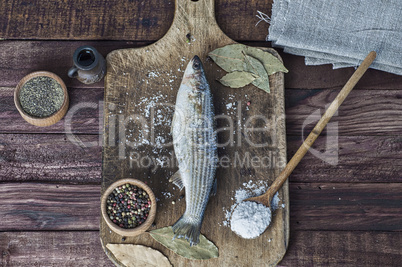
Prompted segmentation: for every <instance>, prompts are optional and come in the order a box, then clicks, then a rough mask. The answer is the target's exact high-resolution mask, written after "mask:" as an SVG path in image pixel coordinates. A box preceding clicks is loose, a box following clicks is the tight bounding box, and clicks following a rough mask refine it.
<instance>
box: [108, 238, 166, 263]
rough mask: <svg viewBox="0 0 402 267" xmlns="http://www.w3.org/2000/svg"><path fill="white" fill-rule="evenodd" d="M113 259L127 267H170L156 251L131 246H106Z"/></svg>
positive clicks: (140, 246) (164, 257) (164, 258)
mask: <svg viewBox="0 0 402 267" xmlns="http://www.w3.org/2000/svg"><path fill="white" fill-rule="evenodd" d="M106 247H107V248H108V249H109V250H110V252H112V253H113V255H114V257H115V258H116V259H117V260H118V261H119V263H121V264H123V265H124V266H127V267H139V266H141V267H142V266H155V267H162V266H163V267H170V266H172V264H170V262H169V260H168V258H167V257H166V256H165V255H163V254H162V253H161V252H159V251H158V250H156V249H153V248H150V247H146V246H142V245H133V244H107V245H106Z"/></svg>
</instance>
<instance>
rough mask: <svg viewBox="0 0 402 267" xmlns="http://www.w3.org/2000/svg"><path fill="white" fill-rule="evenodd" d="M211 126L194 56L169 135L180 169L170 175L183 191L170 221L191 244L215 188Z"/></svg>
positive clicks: (206, 94)
mask: <svg viewBox="0 0 402 267" xmlns="http://www.w3.org/2000/svg"><path fill="white" fill-rule="evenodd" d="M214 126H215V122H214V109H213V103H212V95H211V90H210V87H209V84H208V81H207V79H206V77H205V73H204V69H203V66H202V63H201V60H200V59H199V57H198V56H195V57H194V58H193V59H192V60H191V61H190V62H189V64H188V65H187V68H186V70H185V72H184V76H183V80H182V83H181V85H180V88H179V92H178V94H177V99H176V107H175V113H174V116H173V121H172V135H173V145H174V151H175V154H176V157H177V161H178V165H179V171H178V172H177V173H176V174H175V175H173V176H172V178H171V179H170V181H172V182H173V183H174V184H175V185H177V186H178V187H179V188H180V189H182V188H183V187H184V188H185V192H186V211H185V212H184V214H183V216H182V217H181V218H180V219H179V220H178V221H177V222H176V223H175V224H174V225H173V231H174V233H175V236H177V237H179V238H180V237H185V238H186V239H187V240H188V241H189V242H190V245H196V244H197V243H198V242H199V234H200V229H201V224H202V221H203V217H204V211H205V208H206V206H207V203H208V200H209V196H210V195H211V194H214V193H215V192H216V179H215V171H216V159H217V139H216V132H215V127H214Z"/></svg>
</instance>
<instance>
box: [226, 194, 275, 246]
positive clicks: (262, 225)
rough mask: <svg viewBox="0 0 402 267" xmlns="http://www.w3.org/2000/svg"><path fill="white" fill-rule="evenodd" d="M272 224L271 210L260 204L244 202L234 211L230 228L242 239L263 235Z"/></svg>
mask: <svg viewBox="0 0 402 267" xmlns="http://www.w3.org/2000/svg"><path fill="white" fill-rule="evenodd" d="M270 223H271V210H270V209H269V208H268V207H266V206H264V205H262V204H259V203H256V202H252V201H244V202H242V203H240V204H239V205H238V206H237V207H236V209H235V210H234V211H233V214H232V219H231V220H230V228H231V229H232V231H233V232H235V233H236V234H237V235H239V236H240V237H242V238H246V239H252V238H256V237H258V236H259V235H261V234H262V233H263V232H264V231H265V229H266V228H267V227H268V226H269V224H270Z"/></svg>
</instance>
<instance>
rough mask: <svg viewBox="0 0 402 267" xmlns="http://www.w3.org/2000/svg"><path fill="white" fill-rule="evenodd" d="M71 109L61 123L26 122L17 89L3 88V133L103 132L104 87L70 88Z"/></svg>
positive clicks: (0, 111)
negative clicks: (18, 103) (15, 98)
mask: <svg viewBox="0 0 402 267" xmlns="http://www.w3.org/2000/svg"><path fill="white" fill-rule="evenodd" d="M67 91H68V94H69V99H70V106H69V109H68V111H67V113H66V115H65V116H64V118H62V119H61V120H60V121H59V122H57V123H56V124H53V125H51V126H47V127H37V126H34V125H31V124H29V123H28V122H26V121H25V120H24V119H23V118H22V117H21V115H20V114H19V113H18V110H17V108H16V107H15V104H14V88H10V87H0V133H47V134H50V133H73V134H80V133H85V134H99V133H100V132H101V131H102V128H101V127H102V116H103V88H80V89H79V88H68V89H67Z"/></svg>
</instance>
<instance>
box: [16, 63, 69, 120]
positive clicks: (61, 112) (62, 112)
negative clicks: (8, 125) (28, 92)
mask: <svg viewBox="0 0 402 267" xmlns="http://www.w3.org/2000/svg"><path fill="white" fill-rule="evenodd" d="M39 76H46V77H50V78H53V79H55V80H56V81H57V82H58V83H59V84H60V85H61V87H62V88H63V93H64V102H63V104H62V105H61V107H60V109H59V110H58V111H56V112H55V113H53V114H52V115H50V116H48V117H44V118H39V117H34V116H32V115H30V114H28V113H26V112H25V111H24V109H23V108H22V107H21V104H20V101H19V94H20V91H21V88H22V86H24V84H25V83H26V82H27V81H29V80H30V79H32V78H35V77H39ZM14 103H15V106H16V107H17V109H18V111H19V113H20V114H21V116H22V118H24V120H26V121H27V122H29V123H30V124H33V125H35V126H40V127H43V126H49V125H52V124H55V123H56V122H58V121H59V120H61V119H62V118H63V117H64V115H65V114H66V113H67V110H68V104H69V99H68V92H67V87H66V85H65V84H64V82H63V80H62V79H61V78H60V77H59V76H57V75H56V74H54V73H52V72H48V71H36V72H32V73H30V74H28V75H27V76H25V77H24V78H22V79H21V81H20V82H19V83H18V85H17V87H16V88H15V92H14Z"/></svg>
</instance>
